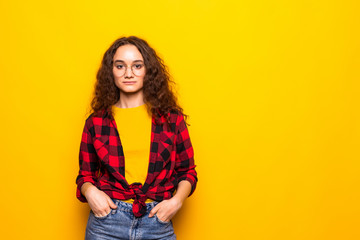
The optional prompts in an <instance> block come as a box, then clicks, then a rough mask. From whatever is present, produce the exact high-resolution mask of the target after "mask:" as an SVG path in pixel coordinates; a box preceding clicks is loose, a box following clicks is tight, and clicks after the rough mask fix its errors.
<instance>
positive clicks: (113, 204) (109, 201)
mask: <svg viewBox="0 0 360 240" xmlns="http://www.w3.org/2000/svg"><path fill="white" fill-rule="evenodd" d="M108 203H109V206H110V207H111V208H113V209H114V208H117V205H116V204H115V203H114V202H113V200H111V199H109V198H108Z"/></svg>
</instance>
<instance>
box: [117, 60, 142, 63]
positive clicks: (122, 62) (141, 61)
mask: <svg viewBox="0 0 360 240" xmlns="http://www.w3.org/2000/svg"><path fill="white" fill-rule="evenodd" d="M116 62H122V63H124V61H123V60H115V62H114V63H116ZM133 62H143V60H135V61H133Z"/></svg>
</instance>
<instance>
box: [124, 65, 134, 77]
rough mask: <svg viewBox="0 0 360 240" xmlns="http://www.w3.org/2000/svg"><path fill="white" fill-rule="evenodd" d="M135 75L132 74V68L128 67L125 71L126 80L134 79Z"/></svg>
mask: <svg viewBox="0 0 360 240" xmlns="http://www.w3.org/2000/svg"><path fill="white" fill-rule="evenodd" d="M132 75H133V73H132V70H131V67H127V68H126V69H125V78H130V77H132Z"/></svg>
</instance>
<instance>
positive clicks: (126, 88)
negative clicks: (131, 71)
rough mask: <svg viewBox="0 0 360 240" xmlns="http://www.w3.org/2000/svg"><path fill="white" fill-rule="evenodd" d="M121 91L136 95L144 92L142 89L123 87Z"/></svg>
mask: <svg viewBox="0 0 360 240" xmlns="http://www.w3.org/2000/svg"><path fill="white" fill-rule="evenodd" d="M120 90H121V91H122V92H124V93H136V92H139V91H140V90H142V87H140V88H139V87H129V86H125V87H121V88H120Z"/></svg>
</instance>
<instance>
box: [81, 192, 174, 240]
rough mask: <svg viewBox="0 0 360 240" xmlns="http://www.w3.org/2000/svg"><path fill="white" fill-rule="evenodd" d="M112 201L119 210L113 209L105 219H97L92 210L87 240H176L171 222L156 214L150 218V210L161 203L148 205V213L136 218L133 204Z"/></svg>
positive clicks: (86, 235)
mask: <svg viewBox="0 0 360 240" xmlns="http://www.w3.org/2000/svg"><path fill="white" fill-rule="evenodd" d="M112 200H113V202H114V203H115V204H116V205H117V209H111V211H110V213H109V214H108V215H106V216H104V217H96V216H95V215H94V213H93V211H92V210H90V214H89V219H88V222H87V225H86V231H85V240H122V239H124V240H125V239H131V240H137V239H144V240H145V239H159V240H165V239H166V240H176V235H175V232H174V228H173V223H172V221H171V220H170V221H169V222H163V221H161V220H160V219H159V218H158V217H157V215H156V214H155V215H154V216H153V217H151V218H149V213H150V210H151V209H152V208H153V207H155V206H156V205H157V204H158V203H159V202H156V201H154V202H150V203H146V207H147V210H146V213H145V214H144V215H143V216H141V217H135V216H134V214H133V212H132V204H131V203H127V202H123V201H121V200H118V199H114V198H112Z"/></svg>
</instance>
